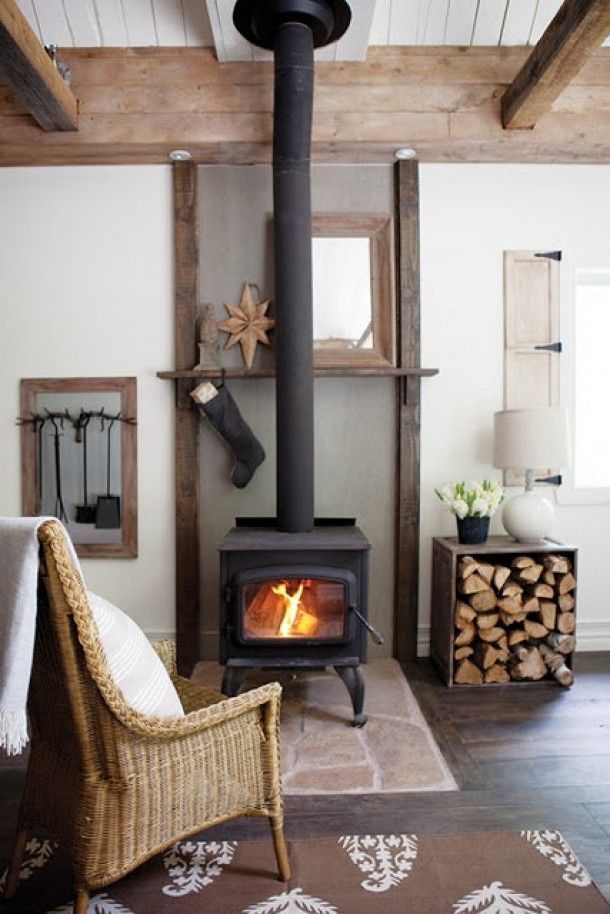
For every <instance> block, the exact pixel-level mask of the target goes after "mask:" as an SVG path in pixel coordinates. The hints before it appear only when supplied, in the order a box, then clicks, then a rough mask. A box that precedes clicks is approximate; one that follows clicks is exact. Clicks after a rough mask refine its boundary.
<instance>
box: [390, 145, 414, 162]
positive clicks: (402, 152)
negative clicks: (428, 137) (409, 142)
mask: <svg viewBox="0 0 610 914" xmlns="http://www.w3.org/2000/svg"><path fill="white" fill-rule="evenodd" d="M394 158H395V159H416V158H417V153H416V151H415V150H414V149H412V148H411V147H410V146H402V147H401V148H400V149H397V150H396V152H395V153H394Z"/></svg>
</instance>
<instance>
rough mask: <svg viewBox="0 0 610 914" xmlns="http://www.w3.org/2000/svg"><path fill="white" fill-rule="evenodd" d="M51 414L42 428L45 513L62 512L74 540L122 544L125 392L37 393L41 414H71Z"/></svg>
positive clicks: (40, 464) (40, 466)
mask: <svg viewBox="0 0 610 914" xmlns="http://www.w3.org/2000/svg"><path fill="white" fill-rule="evenodd" d="M66 410H67V412H68V414H69V415H65V416H64V418H63V419H60V418H57V417H54V418H52V419H51V418H49V419H47V420H46V421H45V422H44V424H43V425H42V428H41V429H40V430H39V432H38V451H39V460H38V473H39V476H38V480H37V482H38V491H39V497H40V513H41V514H43V515H49V516H55V517H60V519H61V520H62V521H63V522H64V524H65V525H66V527H67V528H68V531H69V533H70V536H71V537H72V541H73V542H74V543H75V544H78V543H92V544H100V543H109V544H120V543H121V541H122V529H121V523H122V513H121V496H122V494H123V493H122V491H121V476H122V474H121V422H119V421H115V422H111V421H108V420H107V419H106V418H103V417H100V416H97V415H93V416H91V417H90V418H89V420H88V421H87V422H86V425H83V427H80V428H78V424H79V422H78V420H79V417H81V422H82V423H84V422H85V421H86V416H87V414H89V413H100V412H102V411H103V412H104V413H105V414H106V415H107V416H116V415H117V414H118V413H119V412H120V410H121V394H120V392H119V391H100V392H98V393H96V392H93V391H92V392H91V393H89V392H87V391H83V392H82V393H81V392H68V391H65V392H62V393H37V394H36V413H37V414H40V415H46V413H47V411H48V412H49V413H51V414H57V413H65V412H66ZM83 413H84V414H85V415H84V417H83Z"/></svg>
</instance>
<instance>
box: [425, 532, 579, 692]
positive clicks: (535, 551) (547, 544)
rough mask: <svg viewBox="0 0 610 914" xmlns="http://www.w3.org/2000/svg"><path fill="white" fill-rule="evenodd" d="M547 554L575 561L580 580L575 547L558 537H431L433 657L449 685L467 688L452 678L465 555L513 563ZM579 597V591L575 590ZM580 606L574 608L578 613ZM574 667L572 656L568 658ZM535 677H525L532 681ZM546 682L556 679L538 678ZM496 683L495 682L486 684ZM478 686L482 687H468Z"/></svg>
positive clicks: (515, 682) (573, 564)
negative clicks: (472, 542)
mask: <svg viewBox="0 0 610 914" xmlns="http://www.w3.org/2000/svg"><path fill="white" fill-rule="evenodd" d="M545 554H554V555H561V556H565V557H566V558H568V559H569V561H570V562H571V564H572V568H573V573H574V575H575V577H576V578H577V580H578V573H577V558H578V549H577V547H576V546H572V545H568V544H566V543H561V542H558V541H555V540H545V541H544V543H541V544H531V543H516V542H515V541H514V540H513V539H511V538H510V537H508V536H490V537H489V539H488V540H487V542H486V543H483V544H481V545H479V546H467V545H462V544H461V543H459V542H458V541H457V538H456V537H440V536H439V537H434V539H433V540H432V593H431V613H430V656H431V658H432V660H433V661H434V662H435V664H436V665H437V667H438V669H439V671H440V673H441V676H442V678H443V680H444V682H445V683H446V685H447V686H448V687H449V688H452V687H453V688H456V687H459V688H464V686H458V684H457V683H455V682H454V681H453V676H454V637H455V626H454V611H455V605H456V600H457V597H458V592H457V566H458V562H459V561H460V559H461V558H462V557H463V556H466V555H471V556H472V557H473V558H475V559H480V560H481V561H485V562H489V563H491V564H494V563H498V564H510V562H511V560H512V559H513V558H514V557H516V556H519V555H526V556H531V557H532V558H534V559H538V560H539V559H540V558H543V557H544V555H545ZM574 596H576V592H575V593H574ZM576 609H577V607H576V606H575V607H574V613H576ZM566 663H567V665H568V666H571V656H568V657H566ZM532 681H533V680H525V682H529V683H531V682H532ZM536 681H537V682H541V683H546V682H549V681H552V682H554V680H553V679H552V677H550V676H549V677H545V678H544V679H540V680H536ZM522 682H523V681H519V682H517V681H511V683H510V684H511V685H521V684H522ZM485 685H486V687H487V686H488V685H493V683H486V684H485ZM467 687H468V688H478V687H479V686H467Z"/></svg>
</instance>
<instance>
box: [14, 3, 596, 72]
mask: <svg viewBox="0 0 610 914" xmlns="http://www.w3.org/2000/svg"><path fill="white" fill-rule="evenodd" d="M18 3H19V6H20V7H21V9H22V10H23V13H24V14H25V16H26V17H27V19H28V20H29V22H30V24H31V26H32V27H33V29H34V31H35V32H36V33H37V34H38V35H39V37H40V39H41V41H42V42H43V43H44V44H56V45H58V47H99V46H102V47H147V46H151V45H153V46H154V45H159V46H164V45H165V46H178V47H182V46H185V47H186V46H201V45H213V44H215V45H216V48H217V53H218V57H219V59H221V60H239V59H241V60H251V59H260V58H261V57H264V56H266V55H265V54H264V52H260V51H257V50H256V49H252V48H251V47H250V46H249V45H247V44H246V42H244V41H243V39H241V37H240V36H239V34H238V33H237V32H236V31H235V29H234V28H233V25H232V22H231V10H232V7H233V0H18ZM560 5H561V0H351V6H352V11H353V14H354V22H353V25H352V28H350V30H349V32H348V33H347V35H346V36H345V38H344V39H342V41H340V42H338V43H337V44H336V45H333V46H331V47H330V48H326V49H324V50H323V51H322V52H320V56H321V57H323V58H326V59H332V60H334V59H337V60H357V59H360V58H362V57H363V56H364V53H365V51H366V47H367V44H373V45H395V44H397V45H443V44H446V45H527V44H535V43H536V42H537V41H538V39H539V37H540V35H541V34H542V32H543V31H544V29H545V28H546V26H547V25H548V23H549V22H550V20H551V19H552V17H553V16H554V15H555V13H556V12H557V10H558V9H559V6H560ZM606 44H610V39H608V40H607V41H606Z"/></svg>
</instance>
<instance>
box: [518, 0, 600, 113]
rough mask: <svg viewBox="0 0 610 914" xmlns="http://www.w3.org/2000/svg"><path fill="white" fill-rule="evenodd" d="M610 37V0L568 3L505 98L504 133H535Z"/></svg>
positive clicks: (564, 4)
mask: <svg viewBox="0 0 610 914" xmlns="http://www.w3.org/2000/svg"><path fill="white" fill-rule="evenodd" d="M608 35H610V2H609V0H564V2H563V4H562V5H561V7H560V8H559V10H558V11H557V14H556V15H555V17H554V18H553V19H552V20H551V22H550V23H549V25H548V27H547V29H546V31H545V32H544V34H543V35H542V37H541V38H540V40H539V41H538V44H537V45H536V46H535V48H534V50H533V51H532V53H531V54H530V56H529V57H528V59H527V60H526V62H525V63H524V65H523V66H522V68H521V69H520V70H519V72H518V73H517V75H516V76H515V78H514V80H513V81H512V83H511V84H510V86H509V87H508V89H507V90H506V92H505V93H504V96H503V97H502V124H503V126H504V128H505V129H510V130H515V129H528V128H533V127H534V126H535V125H536V124H537V123H538V121H539V120H540V118H541V117H542V116H543V115H544V114H546V113H547V112H548V111H550V109H551V106H552V104H553V102H554V101H555V100H556V99H557V98H558V96H559V95H560V94H561V92H562V91H563V90H564V89H565V88H566V86H568V85H569V83H571V82H572V80H573V79H574V77H575V76H576V75H577V74H578V73H579V72H580V71H581V70H582V68H583V67H584V65H585V64H586V63H587V61H588V60H589V58H590V56H591V54H592V53H593V52H594V51H596V50H598V48H599V47H600V45H601V44H602V43H603V41H604V40H605V39H606V38H607V36H608Z"/></svg>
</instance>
